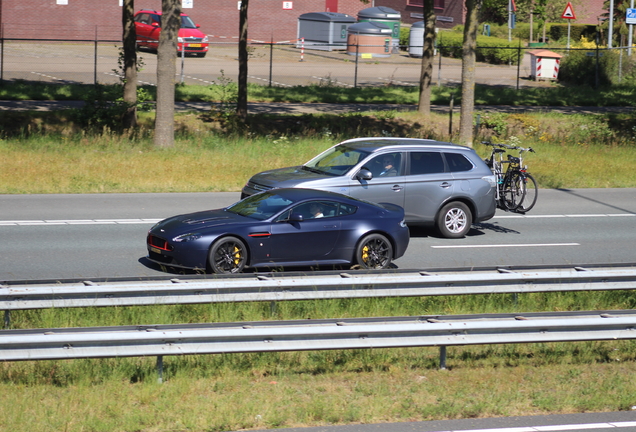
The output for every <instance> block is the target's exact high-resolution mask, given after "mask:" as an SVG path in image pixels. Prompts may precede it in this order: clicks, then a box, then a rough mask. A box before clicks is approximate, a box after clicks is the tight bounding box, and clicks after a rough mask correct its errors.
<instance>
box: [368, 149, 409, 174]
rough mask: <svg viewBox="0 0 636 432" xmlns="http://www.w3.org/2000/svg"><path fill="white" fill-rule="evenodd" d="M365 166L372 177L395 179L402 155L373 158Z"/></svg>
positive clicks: (389, 154) (391, 154) (398, 171)
mask: <svg viewBox="0 0 636 432" xmlns="http://www.w3.org/2000/svg"><path fill="white" fill-rule="evenodd" d="M366 166H367V167H368V168H369V169H370V170H371V173H373V177H395V176H397V175H399V174H400V169H401V166H402V154H401V153H399V152H395V153H384V154H381V155H379V156H376V157H374V158H373V159H372V160H371V161H370V162H369V163H368V164H366Z"/></svg>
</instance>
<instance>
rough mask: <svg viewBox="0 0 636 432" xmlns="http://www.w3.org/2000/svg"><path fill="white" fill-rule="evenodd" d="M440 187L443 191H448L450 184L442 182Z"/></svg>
mask: <svg viewBox="0 0 636 432" xmlns="http://www.w3.org/2000/svg"><path fill="white" fill-rule="evenodd" d="M440 187H442V188H444V189H448V188H449V187H451V184H450V183H449V182H444V183H442V184H441V185H440Z"/></svg>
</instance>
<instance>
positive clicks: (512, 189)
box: [482, 141, 538, 213]
mask: <svg viewBox="0 0 636 432" xmlns="http://www.w3.org/2000/svg"><path fill="white" fill-rule="evenodd" d="M482 144H485V145H489V146H491V147H492V151H491V153H490V156H489V157H488V158H486V159H485V162H486V164H487V165H488V166H489V167H490V169H491V170H492V172H493V174H495V177H496V180H497V189H496V191H495V200H496V202H497V207H498V208H500V209H502V210H506V211H514V212H518V213H526V212H528V211H530V210H531V209H532V208H533V207H534V205H535V204H536V202H537V197H538V187H537V182H536V180H535V179H534V177H533V176H532V175H531V174H530V173H528V172H527V166H525V165H523V153H524V152H533V153H534V150H533V149H532V148H530V147H528V148H524V147H519V146H511V145H508V144H493V143H490V142H486V141H484V142H482ZM507 150H518V151H519V156H518V157H517V156H512V155H510V154H508V155H507V158H506V160H504V157H503V154H504V153H506V151H507ZM504 164H508V166H507V168H506V170H505V172H504V170H503V165H504Z"/></svg>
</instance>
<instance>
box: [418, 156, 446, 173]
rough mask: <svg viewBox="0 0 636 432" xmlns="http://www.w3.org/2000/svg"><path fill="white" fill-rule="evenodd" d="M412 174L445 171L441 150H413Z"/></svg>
mask: <svg viewBox="0 0 636 432" xmlns="http://www.w3.org/2000/svg"><path fill="white" fill-rule="evenodd" d="M410 162H411V170H410V172H409V174H410V175H420V174H436V173H443V172H444V159H442V154H441V153H439V152H417V151H415V152H411V153H410Z"/></svg>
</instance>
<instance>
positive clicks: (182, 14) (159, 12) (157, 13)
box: [135, 9, 188, 16]
mask: <svg viewBox="0 0 636 432" xmlns="http://www.w3.org/2000/svg"><path fill="white" fill-rule="evenodd" d="M140 13H151V14H155V15H161V14H162V13H163V12H162V11H156V10H153V9H141V10H139V11H137V12H135V15H139V14H140ZM181 16H188V14H187V13H185V12H181Z"/></svg>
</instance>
